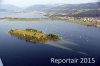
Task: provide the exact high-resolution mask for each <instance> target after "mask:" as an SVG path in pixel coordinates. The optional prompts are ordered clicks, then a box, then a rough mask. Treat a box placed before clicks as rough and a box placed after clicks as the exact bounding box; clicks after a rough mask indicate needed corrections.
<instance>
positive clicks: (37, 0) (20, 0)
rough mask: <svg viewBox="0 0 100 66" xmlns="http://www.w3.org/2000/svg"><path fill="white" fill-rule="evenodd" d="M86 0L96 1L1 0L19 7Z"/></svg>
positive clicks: (74, 1) (74, 2) (73, 0)
mask: <svg viewBox="0 0 100 66" xmlns="http://www.w3.org/2000/svg"><path fill="white" fill-rule="evenodd" d="M88 2H97V0H2V3H4V4H12V5H17V6H21V7H22V6H30V5H36V4H76V3H88Z"/></svg>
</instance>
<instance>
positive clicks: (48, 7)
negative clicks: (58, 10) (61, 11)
mask: <svg viewBox="0 0 100 66" xmlns="http://www.w3.org/2000/svg"><path fill="white" fill-rule="evenodd" d="M56 6H57V5H32V6H30V7H28V8H26V10H49V9H51V8H54V7H56Z"/></svg>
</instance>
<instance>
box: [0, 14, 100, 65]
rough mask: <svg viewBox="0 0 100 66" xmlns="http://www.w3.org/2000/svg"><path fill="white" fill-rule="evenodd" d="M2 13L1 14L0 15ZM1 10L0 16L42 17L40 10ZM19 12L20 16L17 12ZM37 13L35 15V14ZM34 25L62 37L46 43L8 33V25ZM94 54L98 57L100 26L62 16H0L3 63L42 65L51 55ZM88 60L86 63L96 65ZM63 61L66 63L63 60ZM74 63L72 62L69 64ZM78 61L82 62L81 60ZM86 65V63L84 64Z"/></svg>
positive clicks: (97, 58)
mask: <svg viewBox="0 0 100 66" xmlns="http://www.w3.org/2000/svg"><path fill="white" fill-rule="evenodd" d="M2 15H3V16H2ZM2 15H1V13H0V17H20V18H42V17H43V18H45V16H43V15H41V14H24V13H23V14H21V15H19V14H18V13H15V15H14V14H10V13H9V15H10V16H8V13H2ZM18 15H19V16H18ZM36 15H37V16H36ZM28 28H31V29H37V30H39V31H43V32H45V33H48V34H50V33H52V34H56V35H59V36H60V37H62V38H63V39H64V40H63V41H58V42H50V43H48V44H41V43H31V42H26V41H24V40H20V39H17V38H16V37H13V36H11V35H10V34H9V33H8V31H9V30H11V29H28ZM82 57H84V58H95V59H96V64H98V63H99V61H100V28H96V27H87V26H83V25H79V24H75V23H70V22H65V21H61V20H46V21H32V22H25V21H23V22H15V21H13V22H9V21H4V20H0V58H1V60H2V62H3V64H4V66H45V65H52V66H53V65H55V66H56V64H51V58H82ZM96 64H88V66H96ZM62 65H65V64H62ZM66 65H68V64H66ZM71 65H73V64H71ZM80 65H81V64H80ZM83 65H85V66H86V64H83Z"/></svg>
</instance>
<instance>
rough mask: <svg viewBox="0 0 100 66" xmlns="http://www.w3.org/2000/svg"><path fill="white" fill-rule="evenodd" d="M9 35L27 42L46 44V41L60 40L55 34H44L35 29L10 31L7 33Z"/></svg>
mask: <svg viewBox="0 0 100 66" xmlns="http://www.w3.org/2000/svg"><path fill="white" fill-rule="evenodd" d="M9 34H10V35H12V36H15V37H17V38H19V39H22V40H26V41H28V42H38V43H47V42H48V41H58V40H60V37H59V36H57V35H55V34H45V33H43V32H42V31H38V30H36V29H25V30H20V29H16V30H12V29H11V30H10V31H9Z"/></svg>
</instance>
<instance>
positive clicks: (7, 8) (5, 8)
mask: <svg viewBox="0 0 100 66" xmlns="http://www.w3.org/2000/svg"><path fill="white" fill-rule="evenodd" d="M17 10H21V8H19V7H17V6H14V5H10V4H2V5H0V12H1V11H2V12H3V11H17Z"/></svg>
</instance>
